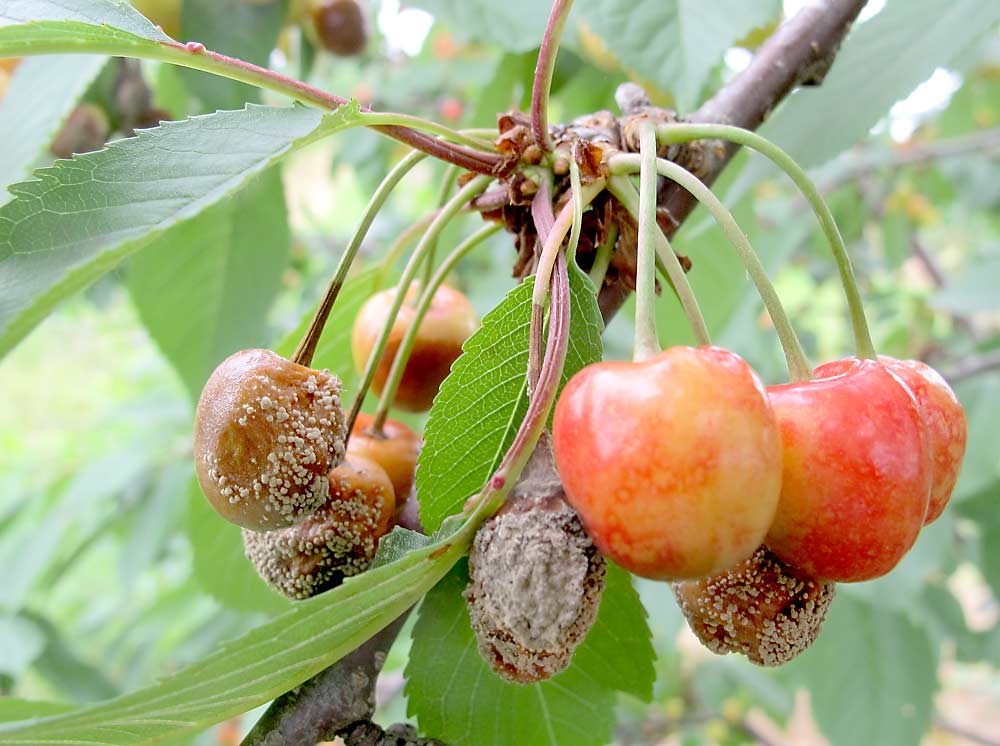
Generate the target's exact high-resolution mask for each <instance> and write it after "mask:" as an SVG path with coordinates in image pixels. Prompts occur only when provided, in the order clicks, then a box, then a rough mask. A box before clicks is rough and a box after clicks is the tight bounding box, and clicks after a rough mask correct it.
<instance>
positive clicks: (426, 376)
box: [351, 282, 479, 412]
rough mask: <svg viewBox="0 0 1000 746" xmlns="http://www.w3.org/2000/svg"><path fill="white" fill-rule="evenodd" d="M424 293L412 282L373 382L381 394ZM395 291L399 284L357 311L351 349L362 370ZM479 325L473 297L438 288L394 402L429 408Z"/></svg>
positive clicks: (406, 406)
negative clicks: (466, 341) (418, 299)
mask: <svg viewBox="0 0 1000 746" xmlns="http://www.w3.org/2000/svg"><path fill="white" fill-rule="evenodd" d="M419 292H420V286H419V283H416V282H415V283H412V284H411V285H410V288H409V291H408V292H407V294H406V301H405V302H404V303H403V306H402V308H401V309H400V311H399V315H398V316H397V317H396V320H395V322H394V323H393V325H392V332H391V333H390V335H389V342H388V345H387V346H386V350H385V354H384V355H383V356H382V359H381V361H380V362H379V364H378V367H377V368H376V370H375V378H374V380H373V381H372V389H373V390H374V391H375V392H376V393H381V391H382V387H383V386H384V385H385V380H386V378H387V377H388V376H389V370H390V369H391V368H392V361H393V359H394V358H395V357H396V351H397V350H398V349H399V345H400V343H401V342H402V341H403V337H404V336H405V334H406V330H407V329H409V328H410V326H411V325H412V324H413V318H414V311H415V309H414V305H415V303H416V299H417V296H418V295H419ZM395 293H396V289H395V288H394V289H391V290H384V291H382V292H381V293H376V294H375V295H373V296H372V297H371V298H369V299H368V300H367V301H366V302H365V304H364V306H362V307H361V311H360V313H358V317H357V319H356V320H355V322H354V333H353V335H352V337H351V349H352V351H353V353H354V364H355V366H356V367H357V369H358V371H359V372H360V371H363V370H364V368H365V365H366V364H367V363H368V356H369V355H371V352H372V349H373V348H374V347H375V342H376V341H377V340H378V337H379V334H380V333H381V331H382V328H383V326H384V325H385V322H386V319H387V317H388V315H389V310H390V309H391V307H392V303H393V299H394V297H395ZM478 326H479V320H478V318H477V317H476V312H475V309H473V307H472V304H471V303H469V300H468V299H467V298H466V297H465V296H464V295H463V294H462V293H460V292H459V291H457V290H453V289H451V288H449V287H445V286H443V285H442V286H441V287H439V288H438V289H437V290H436V291H435V293H434V299H433V301H432V302H431V306H430V308H429V309H428V311H427V315H426V316H424V318H423V320H422V321H421V322H420V330H419V332H418V333H417V339H416V342H415V343H414V345H413V351H412V352H411V354H410V359H409V360H408V361H407V363H406V368H405V369H404V371H403V377H402V379H401V380H400V382H399V388H398V389H397V391H396V397H395V399H394V404H395V405H396V406H397V407H399V408H400V409H404V410H407V411H410V412H424V411H426V410H428V409H430V407H431V403H432V402H433V401H434V396H435V394H437V391H438V387H440V385H441V382H442V381H443V380H444V379H445V378H446V377H447V376H448V373H449V372H451V365H452V363H454V362H455V360H457V359H458V356H459V355H461V354H462V345H463V344H464V342H465V340H466V339H468V338H469V336H470V335H471V334H472V333H473V332H474V331H475V330H476V329H477V327H478Z"/></svg>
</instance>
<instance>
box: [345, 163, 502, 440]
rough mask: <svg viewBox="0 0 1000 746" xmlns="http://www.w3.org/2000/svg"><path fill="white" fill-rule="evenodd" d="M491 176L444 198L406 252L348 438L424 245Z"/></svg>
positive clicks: (360, 387) (353, 411)
mask: <svg viewBox="0 0 1000 746" xmlns="http://www.w3.org/2000/svg"><path fill="white" fill-rule="evenodd" d="M490 181H491V178H490V177H489V176H485V175H479V176H476V177H475V178H473V179H472V180H471V181H469V183H468V184H466V185H465V186H464V187H462V188H461V189H460V190H459V191H458V193H457V194H456V195H455V196H454V197H452V198H451V199H450V200H448V204H446V205H445V206H444V207H443V208H442V209H441V210H440V211H439V212H438V214H437V216H436V217H435V218H434V220H433V221H432V222H431V224H430V227H428V228H427V231H426V233H424V235H423V237H422V238H421V239H420V243H418V244H417V248H415V249H414V250H413V253H412V254H411V255H410V259H409V261H408V262H407V263H406V267H405V268H404V269H403V275H402V277H400V278H399V283H398V284H397V286H396V288H397V289H396V292H395V293H394V294H393V299H392V307H391V308H390V309H389V313H388V314H387V316H386V321H385V325H384V326H383V327H382V332H381V333H380V334H379V337H378V339H377V340H376V341H375V346H374V347H373V348H372V351H371V354H370V355H369V356H368V362H367V363H366V365H365V370H364V372H363V373H362V374H361V381H360V383H359V384H358V392H357V394H356V396H355V397H354V404H353V405H352V407H351V413H350V415H349V417H348V420H347V434H348V438H349V437H350V433H351V429H352V428H353V427H354V421H355V420H356V419H357V417H358V413H359V412H360V411H361V405H362V404H363V403H364V400H365V394H367V393H368V388H369V387H370V386H371V384H372V379H374V378H375V369H376V368H377V367H378V364H379V361H380V360H381V359H382V355H383V354H385V348H386V347H387V346H388V344H389V335H390V334H391V333H392V326H393V324H394V323H395V321H396V316H398V315H399V309H400V308H402V306H403V300H404V298H405V297H406V292H407V290H409V288H410V283H411V282H412V281H413V278H414V276H415V275H416V273H417V269H418V268H419V267H420V265H421V263H422V262H423V260H424V258H425V256H426V253H427V247H428V246H429V245H430V244H431V243H432V242H433V241H435V240H437V237H438V236H439V235H440V234H441V231H442V230H444V227H445V226H446V225H447V224H448V223H449V222H451V220H452V218H454V217H455V215H457V214H458V213H459V211H460V210H461V209H462V208H463V207H464V206H465V204H466V203H467V202H468V201H469V200H470V199H472V198H473V197H475V196H476V195H477V194H479V193H481V192H482V191H483V190H484V189H486V187H487V185H488V184H489V183H490Z"/></svg>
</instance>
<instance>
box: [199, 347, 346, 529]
mask: <svg viewBox="0 0 1000 746" xmlns="http://www.w3.org/2000/svg"><path fill="white" fill-rule="evenodd" d="M344 430H345V425H344V413H343V411H342V410H341V408H340V380H339V379H338V378H337V377H336V376H332V375H330V373H328V372H326V371H317V370H313V369H311V368H307V367H305V366H302V365H297V364H296V363H293V362H291V361H289V360H286V359H284V358H282V357H279V356H278V355H276V354H275V353H273V352H271V351H270V350H243V351H241V352H237V353H236V354H234V355H231V356H230V357H228V358H226V359H225V360H224V361H222V363H220V364H219V367H218V368H216V369H215V372H213V373H212V375H211V377H210V378H209V379H208V382H207V383H206V384H205V388H204V389H203V390H202V392H201V398H200V399H199V401H198V410H197V412H196V414H195V427H194V456H195V469H196V471H197V473H198V483H199V484H200V485H201V489H202V492H204V493H205V497H207V498H208V500H209V502H210V503H211V504H212V506H213V507H214V508H215V509H216V510H217V511H218V512H219V513H220V514H221V515H222V517H223V518H225V519H226V520H228V521H231V522H233V523H235V524H237V525H239V526H243V527H244V528H249V529H253V530H256V531H264V530H269V529H275V528H283V527H285V526H289V525H291V524H293V523H297V522H298V521H301V520H302V519H303V518H305V517H306V516H307V515H309V514H310V513H312V512H313V511H314V510H315V509H316V508H318V507H319V506H320V505H322V504H323V503H324V502H325V501H326V498H327V496H328V495H329V481H328V480H327V472H329V471H330V469H331V468H333V467H334V466H336V465H337V464H339V463H340V461H341V459H342V458H343V456H344V435H345V432H344Z"/></svg>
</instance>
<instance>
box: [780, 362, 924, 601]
mask: <svg viewBox="0 0 1000 746" xmlns="http://www.w3.org/2000/svg"><path fill="white" fill-rule="evenodd" d="M816 376H817V378H816V379H815V380H812V381H805V382H798V383H787V384H783V385H780V386H771V387H769V388H768V394H769V396H770V398H771V404H772V405H773V406H774V412H775V414H776V415H777V418H778V423H779V425H780V426H781V437H782V442H783V445H784V473H783V476H782V486H781V501H780V502H779V504H778V511H777V513H776V514H775V517H774V523H773V524H772V526H771V530H770V531H769V532H768V535H767V541H766V543H767V545H768V547H770V548H771V550H772V551H773V552H774V553H775V554H776V555H778V557H779V558H780V559H781V560H782V561H783V562H785V563H787V564H789V565H791V566H793V567H796V568H798V569H799V570H801V571H802V572H803V573H804V574H806V575H808V576H810V577H813V578H817V579H822V580H832V581H835V582H852V581H860V580H871V579H872V578H877V577H880V576H882V575H885V574H886V573H887V572H889V571H890V570H892V568H893V567H895V566H896V564H897V563H898V562H899V561H900V560H901V559H902V558H903V555H905V554H906V553H907V552H908V551H909V549H910V547H912V546H913V543H914V542H915V541H916V539H917V534H918V533H920V527H921V526H923V523H924V517H925V516H926V515H927V507H928V502H929V499H930V490H931V473H932V469H931V460H930V448H929V444H928V438H927V435H926V433H925V428H924V424H923V420H922V419H921V414H920V409H919V407H918V405H917V402H916V399H915V398H914V396H913V394H912V393H910V391H909V389H907V387H906V385H905V384H903V383H902V381H900V379H899V378H898V377H897V376H895V375H893V374H892V373H891V372H890V371H889V370H888V368H886V367H885V366H884V365H883V364H882V363H879V362H876V361H874V360H856V359H849V360H838V361H835V362H832V363H827V364H826V365H823V366H820V367H819V368H817V369H816Z"/></svg>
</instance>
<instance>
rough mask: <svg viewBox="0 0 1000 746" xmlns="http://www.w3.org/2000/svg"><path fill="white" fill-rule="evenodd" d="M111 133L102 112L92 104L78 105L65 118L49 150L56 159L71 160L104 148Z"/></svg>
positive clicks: (105, 116) (106, 118)
mask: <svg viewBox="0 0 1000 746" xmlns="http://www.w3.org/2000/svg"><path fill="white" fill-rule="evenodd" d="M110 132H111V126H110V125H109V124H108V117H107V115H106V114H105V113H104V110H103V109H101V107H99V106H95V105H94V104H86V103H85V104H80V105H79V106H77V107H76V108H75V109H73V111H72V112H70V115H69V116H68V117H67V118H66V121H65V122H63V125H62V127H61V128H60V129H59V132H58V133H57V134H56V136H55V138H54V139H53V140H52V144H51V145H50V146H49V150H50V151H51V153H52V155H54V156H55V157H56V158H72V157H73V156H74V155H77V154H81V153H91V152H93V151H95V150H100V149H101V148H103V147H104V143H105V142H106V141H107V139H108V135H109V134H110Z"/></svg>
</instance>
